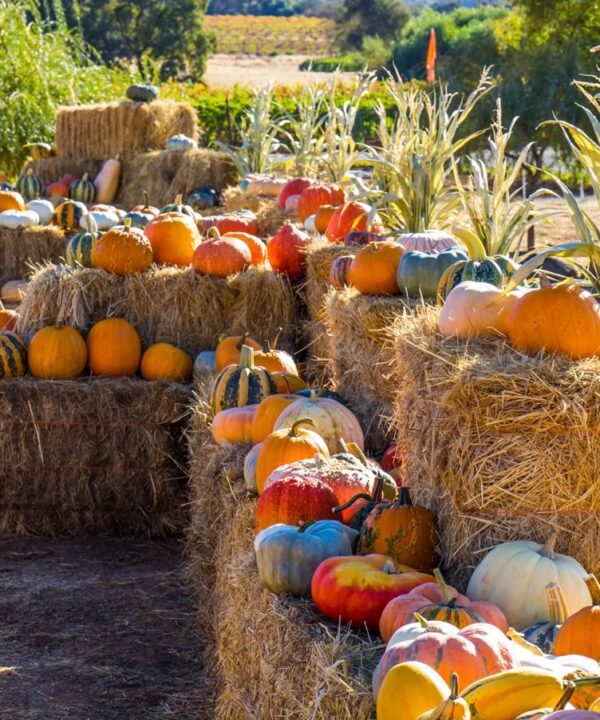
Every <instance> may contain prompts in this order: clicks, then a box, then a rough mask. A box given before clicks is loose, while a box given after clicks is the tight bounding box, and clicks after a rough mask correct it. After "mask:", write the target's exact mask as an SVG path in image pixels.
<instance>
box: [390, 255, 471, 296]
mask: <svg viewBox="0 0 600 720" xmlns="http://www.w3.org/2000/svg"><path fill="white" fill-rule="evenodd" d="M468 257H469V256H468V255H467V251H466V250H465V249H464V248H460V247H453V248H450V249H449V250H443V251H442V252H440V253H426V252H420V251H419V250H407V251H406V252H405V253H404V255H403V256H402V259H401V260H400V263H399V265H398V274H397V279H398V287H399V288H400V290H401V291H402V293H404V294H406V295H408V296H409V297H424V298H435V297H436V296H437V291H438V285H439V282H440V280H441V278H442V275H443V274H444V273H445V272H446V270H447V269H448V268H450V267H452V266H453V265H455V264H456V263H457V262H459V261H460V260H465V261H466V260H468Z"/></svg>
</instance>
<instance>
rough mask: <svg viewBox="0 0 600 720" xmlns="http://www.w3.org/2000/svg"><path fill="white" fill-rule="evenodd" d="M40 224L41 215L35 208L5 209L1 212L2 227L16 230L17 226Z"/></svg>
mask: <svg viewBox="0 0 600 720" xmlns="http://www.w3.org/2000/svg"><path fill="white" fill-rule="evenodd" d="M39 224H40V217H39V215H38V214H37V213H36V212H33V210H5V211H4V212H0V228H7V229H8V230H16V229H17V228H22V227H31V226H32V225H39Z"/></svg>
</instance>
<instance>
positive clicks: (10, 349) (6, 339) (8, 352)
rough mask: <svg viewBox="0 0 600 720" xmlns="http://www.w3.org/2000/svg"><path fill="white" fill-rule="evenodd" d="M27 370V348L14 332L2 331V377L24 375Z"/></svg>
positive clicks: (0, 337) (0, 351)
mask: <svg viewBox="0 0 600 720" xmlns="http://www.w3.org/2000/svg"><path fill="white" fill-rule="evenodd" d="M26 372H27V349H26V347H25V343H24V342H23V340H22V339H21V338H20V337H19V336H18V335H15V334H14V333H10V332H3V333H0V378H16V377H23V375H25V373H26Z"/></svg>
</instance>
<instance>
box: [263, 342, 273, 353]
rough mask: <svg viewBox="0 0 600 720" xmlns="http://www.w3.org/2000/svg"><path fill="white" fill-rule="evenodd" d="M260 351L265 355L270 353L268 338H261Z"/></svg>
mask: <svg viewBox="0 0 600 720" xmlns="http://www.w3.org/2000/svg"><path fill="white" fill-rule="evenodd" d="M262 351H263V353H264V354H265V355H270V354H271V353H272V352H273V350H272V348H271V343H270V342H269V341H268V340H263V342H262Z"/></svg>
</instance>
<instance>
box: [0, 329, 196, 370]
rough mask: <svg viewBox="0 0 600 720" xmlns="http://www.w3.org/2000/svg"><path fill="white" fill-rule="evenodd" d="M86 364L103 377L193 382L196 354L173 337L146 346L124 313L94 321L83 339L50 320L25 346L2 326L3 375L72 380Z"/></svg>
mask: <svg viewBox="0 0 600 720" xmlns="http://www.w3.org/2000/svg"><path fill="white" fill-rule="evenodd" d="M86 369H88V370H89V372H90V373H91V375H93V376H99V377H105V378H117V377H119V378H122V377H134V376H135V375H137V373H138V372H139V373H140V375H141V376H142V377H143V378H144V379H145V380H168V381H172V382H189V381H190V380H191V378H192V370H193V360H192V358H191V357H190V355H188V353H186V352H185V351H184V350H181V349H180V348H178V347H176V346H175V345H172V344H170V343H162V342H161V343H154V344H152V345H150V346H149V347H148V348H147V349H146V350H144V351H143V352H142V342H141V339H140V336H139V334H138V332H137V331H136V329H135V328H134V327H133V325H132V324H131V323H130V322H128V321H127V320H125V319H123V318H107V319H105V320H100V321H99V322H97V323H95V324H94V325H93V326H92V327H91V329H90V331H89V332H88V333H87V337H86V338H85V339H84V337H83V335H82V334H81V333H80V332H79V330H77V329H75V328H73V327H69V326H67V325H52V326H47V327H44V328H42V329H41V330H38V331H37V332H36V333H35V334H34V335H33V337H32V338H31V342H30V343H29V345H28V346H27V345H26V343H25V342H24V341H23V339H22V338H21V337H20V336H18V335H16V334H15V333H14V332H12V331H11V330H7V329H5V330H3V331H2V332H0V378H16V377H23V376H24V375H25V374H26V373H27V371H28V370H29V373H30V374H31V375H32V376H33V377H35V378H40V379H44V380H73V379H75V378H78V377H80V376H81V375H82V374H83V373H84V372H85V371H86Z"/></svg>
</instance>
